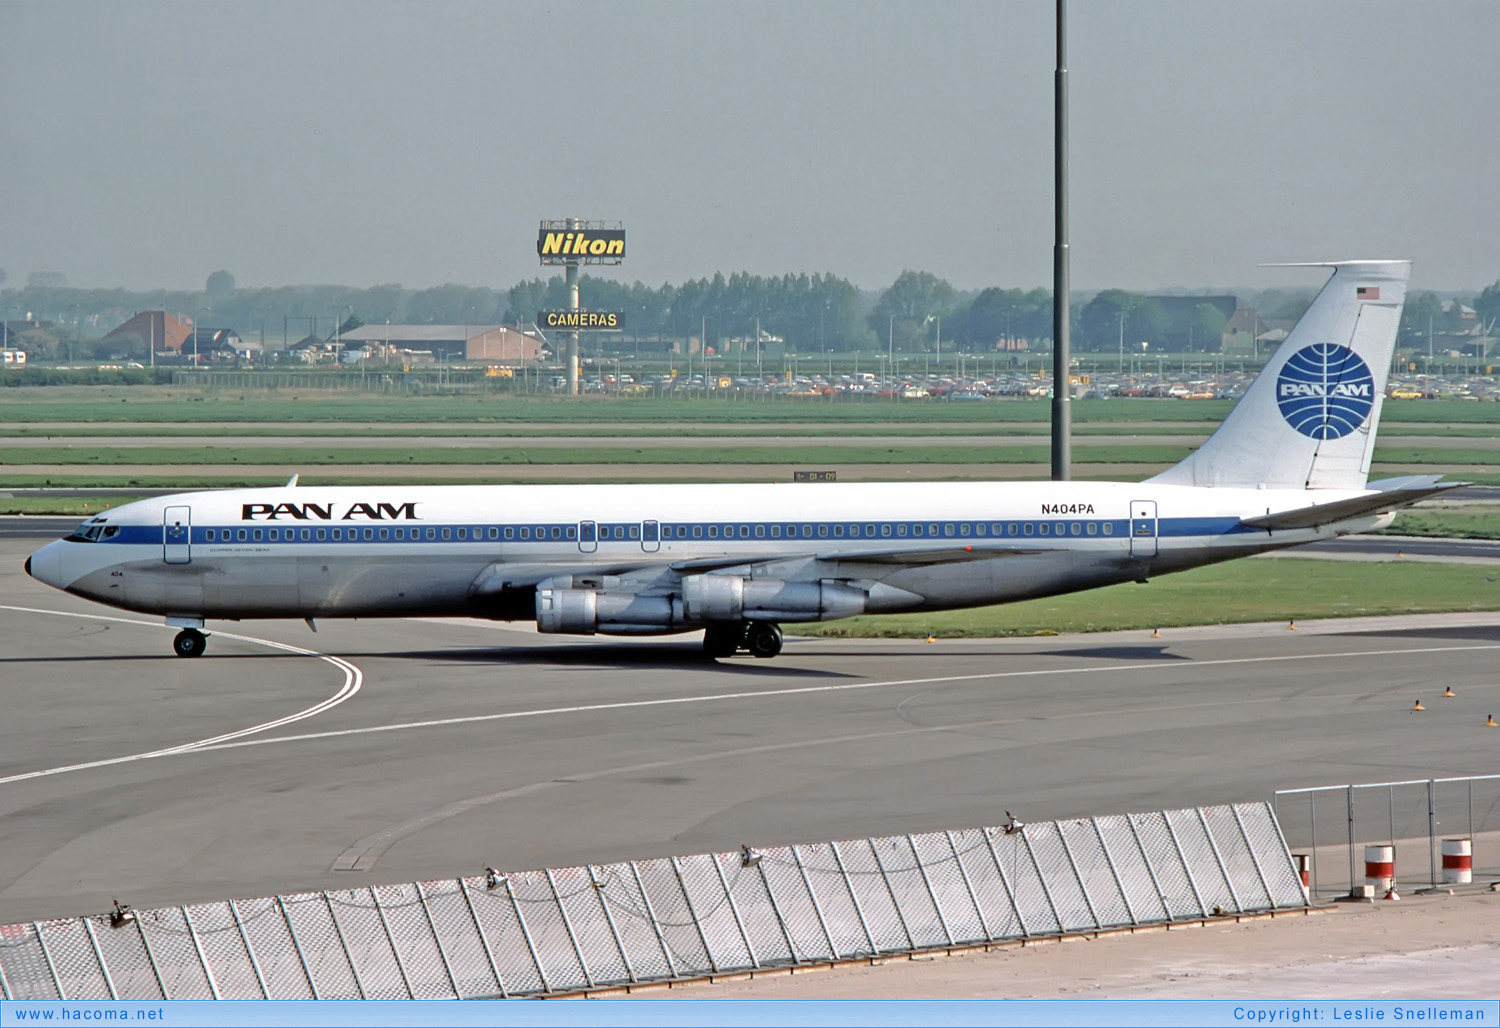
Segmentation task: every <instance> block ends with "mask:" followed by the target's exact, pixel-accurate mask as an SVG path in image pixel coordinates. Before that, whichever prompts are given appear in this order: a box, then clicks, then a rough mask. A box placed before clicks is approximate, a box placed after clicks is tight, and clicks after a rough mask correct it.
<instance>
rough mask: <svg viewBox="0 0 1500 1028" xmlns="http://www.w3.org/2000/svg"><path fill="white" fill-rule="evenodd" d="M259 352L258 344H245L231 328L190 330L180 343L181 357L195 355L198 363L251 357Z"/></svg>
mask: <svg viewBox="0 0 1500 1028" xmlns="http://www.w3.org/2000/svg"><path fill="white" fill-rule="evenodd" d="M260 351H261V346H260V344H259V343H247V342H245V341H244V340H243V339H241V338H240V335H239V333H238V332H236V331H235V330H234V329H232V328H207V327H203V328H190V329H188V334H187V338H186V339H184V340H183V341H182V353H183V356H190V355H193V354H196V355H197V357H198V360H199V361H200V362H202V361H207V360H220V361H222V360H234V359H236V358H238V357H253V356H258V355H259V354H260Z"/></svg>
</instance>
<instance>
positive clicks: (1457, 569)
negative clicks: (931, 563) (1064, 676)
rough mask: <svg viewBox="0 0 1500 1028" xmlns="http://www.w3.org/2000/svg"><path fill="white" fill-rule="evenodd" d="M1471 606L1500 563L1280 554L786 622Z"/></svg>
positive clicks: (1496, 579) (964, 633)
mask: <svg viewBox="0 0 1500 1028" xmlns="http://www.w3.org/2000/svg"><path fill="white" fill-rule="evenodd" d="M1469 610H1500V568H1495V567H1487V566H1485V567H1481V566H1475V565H1471V564H1424V563H1416V562H1410V563H1408V562H1403V561H1392V562H1381V563H1377V562H1372V561H1333V560H1305V559H1303V560H1299V559H1297V558H1292V557H1277V558H1257V559H1251V560H1239V561H1233V562H1231V563H1229V564H1219V565H1215V566H1213V567H1207V568H1198V569H1195V570H1193V571H1184V572H1182V573H1181V574H1176V575H1167V576H1165V577H1163V578H1156V579H1152V580H1151V581H1150V582H1149V583H1148V584H1146V585H1136V584H1129V585H1115V586H1109V587H1107V588H1104V589H1095V590H1093V591H1091V592H1084V593H1073V594H1071V595H1068V596H1058V597H1053V598H1051V599H1045V600H1030V601H1027V602H1024V603H1012V604H1005V605H1002V606H998V607H979V608H975V609H973V610H958V611H946V612H940V613H936V614H890V615H884V616H879V617H869V616H866V617H856V618H850V619H848V620H846V621H833V622H829V623H827V624H814V625H796V626H793V627H792V628H791V629H790V631H792V632H794V633H796V634H803V635H823V636H847V637H866V638H868V637H875V638H882V637H892V638H913V637H916V638H920V637H923V636H926V635H928V634H929V633H930V634H932V635H935V636H938V637H939V638H960V637H971V636H972V637H994V636H1010V635H1054V634H1060V633H1063V632H1108V631H1118V630H1124V629H1141V630H1142V631H1147V632H1149V631H1151V630H1152V629H1154V628H1162V627H1167V626H1180V625H1218V624H1233V623H1239V622H1247V621H1291V620H1296V619H1303V620H1305V619H1310V618H1325V617H1356V616H1364V615H1379V614H1423V613H1441V612H1451V611H1469Z"/></svg>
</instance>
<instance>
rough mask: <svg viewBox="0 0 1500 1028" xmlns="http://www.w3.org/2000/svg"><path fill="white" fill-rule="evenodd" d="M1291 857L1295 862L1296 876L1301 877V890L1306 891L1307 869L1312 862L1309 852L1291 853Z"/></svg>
mask: <svg viewBox="0 0 1500 1028" xmlns="http://www.w3.org/2000/svg"><path fill="white" fill-rule="evenodd" d="M1292 859H1293V860H1295V861H1296V862H1297V877H1299V878H1301V879H1302V890H1303V891H1304V892H1306V891H1307V884H1308V883H1307V871H1308V868H1309V866H1310V865H1311V864H1312V858H1311V854H1308V853H1293V854H1292Z"/></svg>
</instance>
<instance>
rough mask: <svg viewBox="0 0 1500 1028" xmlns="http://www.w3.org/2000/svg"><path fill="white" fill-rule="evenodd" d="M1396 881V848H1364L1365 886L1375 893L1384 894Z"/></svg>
mask: <svg viewBox="0 0 1500 1028" xmlns="http://www.w3.org/2000/svg"><path fill="white" fill-rule="evenodd" d="M1395 880H1396V848H1395V847H1394V846H1366V847H1365V884H1366V885H1368V886H1370V887H1371V888H1373V889H1374V890H1375V891H1376V892H1386V891H1388V890H1389V889H1390V887H1391V884H1392V883H1393V882H1394V881H1395Z"/></svg>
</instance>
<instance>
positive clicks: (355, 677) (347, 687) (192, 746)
mask: <svg viewBox="0 0 1500 1028" xmlns="http://www.w3.org/2000/svg"><path fill="white" fill-rule="evenodd" d="M0 610H11V611H16V612H18V613H23V614H51V615H54V616H56V617H66V618H82V619H84V620H88V621H113V622H115V623H117V624H122V625H144V626H145V627H147V628H160V627H162V626H161V625H159V624H157V623H156V622H154V621H141V620H139V619H137V618H121V617H111V616H109V615H106V614H77V613H74V612H72V611H66V610H42V609H40V608H37V607H12V606H9V605H7V604H0ZM212 634H214V635H221V636H223V637H224V638H226V639H237V640H239V641H240V642H247V643H251V644H253V645H256V646H267V647H270V648H271V649H273V650H282V651H284V652H287V653H295V654H298V655H300V656H304V657H317V658H318V659H319V660H322V661H327V662H328V663H329V664H332V665H333V666H334V667H336V668H338V669H339V670H341V671H342V672H344V684H343V685H342V686H341V687H340V688H339V690H338V692H336V693H334V694H333V695H332V696H330V697H328V698H327V699H326V700H323V701H322V702H321V703H316V704H314V705H313V706H311V707H308V708H307V709H306V710H301V711H298V712H297V713H295V714H289V715H287V716H286V717H282V718H277V719H276V720H275V721H267V722H266V723H265V724H260V725H253V726H252V727H250V728H242V729H240V730H239V731H237V732H226V733H225V734H223V735H216V736H214V737H212V738H210V739H199V740H198V741H196V742H186V743H182V744H180V745H178V746H169V747H167V748H166V749H160V750H151V751H150V752H147V753H133V754H131V755H129V756H125V757H111V758H108V759H106V760H93V761H89V762H88V763H86V764H69V765H68V766H66V767H53V768H46V769H45V770H42V771H28V772H26V773H24V774H19V775H10V776H9V777H7V778H0V785H8V784H9V783H11V782H24V781H26V780H27V779H29V778H45V777H47V776H49V775H60V774H65V773H66V772H69V771H85V770H88V769H89V768H96V767H109V766H110V765H112V764H128V763H130V762H132V761H136V760H150V759H152V758H154V757H167V756H171V755H173V754H177V753H191V752H193V751H194V750H198V749H202V748H204V747H206V746H223V745H226V744H229V743H232V742H234V741H235V740H239V739H244V738H245V737H246V736H250V735H256V734H258V733H260V732H269V731H270V730H271V729H273V728H282V727H285V726H286V725H290V724H293V723H295V722H297V721H302V720H305V719H306V718H310V717H317V716H318V715H319V714H321V713H323V712H324V711H327V710H332V709H333V708H334V707H337V706H338V705H339V704H341V703H343V702H344V701H345V700H348V699H350V698H351V697H353V696H354V695H355V694H356V693H357V692H359V689H360V686H361V685H363V684H364V680H365V675H364V672H363V671H361V670H360V669H359V668H358V667H357V666H356V665H354V664H351V663H349V662H348V661H347V660H344V659H343V658H342V657H334V656H331V655H329V654H327V653H319V652H317V651H316V650H308V649H303V648H302V647H301V646H293V645H291V644H290V643H281V642H276V641H274V640H272V639H260V638H257V637H255V636H253V635H238V634H236V633H234V632H219V631H215V632H213V633H212Z"/></svg>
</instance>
